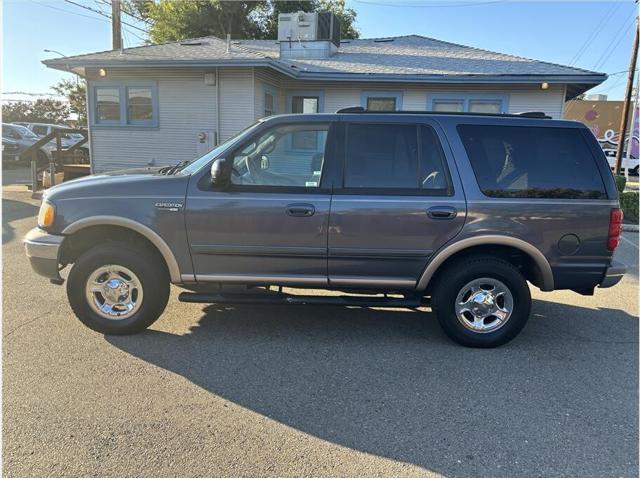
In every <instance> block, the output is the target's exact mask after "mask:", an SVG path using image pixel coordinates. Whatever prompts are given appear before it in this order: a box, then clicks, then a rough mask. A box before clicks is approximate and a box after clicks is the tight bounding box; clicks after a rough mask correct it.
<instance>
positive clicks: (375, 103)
mask: <svg viewBox="0 0 640 478" xmlns="http://www.w3.org/2000/svg"><path fill="white" fill-rule="evenodd" d="M361 103H362V107H363V108H365V109H366V110H367V111H398V110H401V109H402V93H400V92H397V91H363V92H362V98H361Z"/></svg>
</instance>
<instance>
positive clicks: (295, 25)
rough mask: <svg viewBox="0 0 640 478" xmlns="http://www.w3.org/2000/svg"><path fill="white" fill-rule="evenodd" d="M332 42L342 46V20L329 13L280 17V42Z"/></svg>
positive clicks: (290, 14)
mask: <svg viewBox="0 0 640 478" xmlns="http://www.w3.org/2000/svg"><path fill="white" fill-rule="evenodd" d="M318 40H320V41H330V42H331V43H333V44H334V45H335V46H336V47H338V46H340V20H339V19H338V17H336V16H335V15H334V14H333V13H329V12H313V13H307V12H296V13H281V14H279V15H278V41H280V42H293V41H318Z"/></svg>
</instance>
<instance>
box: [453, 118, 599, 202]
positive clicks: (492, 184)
mask: <svg viewBox="0 0 640 478" xmlns="http://www.w3.org/2000/svg"><path fill="white" fill-rule="evenodd" d="M458 133H459V134H460V139H461V140H462V143H463V144H464V147H465V149H466V151H467V156H468V157H469V161H470V162H471V167H472V168H473V172H474V174H475V176H476V179H477V181H478V185H479V186H480V190H481V191H482V192H483V193H484V194H485V195H486V196H490V197H510V198H562V199H600V198H606V197H607V195H606V190H605V186H604V182H603V181H602V176H601V175H600V171H599V169H598V165H597V164H596V158H594V157H593V154H592V153H591V151H590V150H589V147H588V145H587V143H586V142H585V140H584V138H583V136H582V133H581V131H580V130H579V129H575V128H548V127H526V126H493V125H459V126H458Z"/></svg>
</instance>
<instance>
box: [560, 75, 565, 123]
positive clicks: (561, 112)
mask: <svg viewBox="0 0 640 478" xmlns="http://www.w3.org/2000/svg"><path fill="white" fill-rule="evenodd" d="M566 104H567V84H566V83H565V84H564V89H563V90H562V108H561V109H560V119H564V108H565V105H566Z"/></svg>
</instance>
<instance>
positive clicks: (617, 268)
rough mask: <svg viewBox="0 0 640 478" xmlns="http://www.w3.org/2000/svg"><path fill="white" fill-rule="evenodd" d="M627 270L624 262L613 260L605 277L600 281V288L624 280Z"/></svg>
mask: <svg viewBox="0 0 640 478" xmlns="http://www.w3.org/2000/svg"><path fill="white" fill-rule="evenodd" d="M625 272H627V266H625V265H624V264H623V263H622V262H618V261H611V265H610V266H609V267H607V270H606V271H605V272H604V277H603V278H602V281H600V288H603V289H604V288H607V287H613V286H614V285H616V284H617V283H618V282H620V281H621V280H622V277H623V276H624V274H625Z"/></svg>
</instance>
